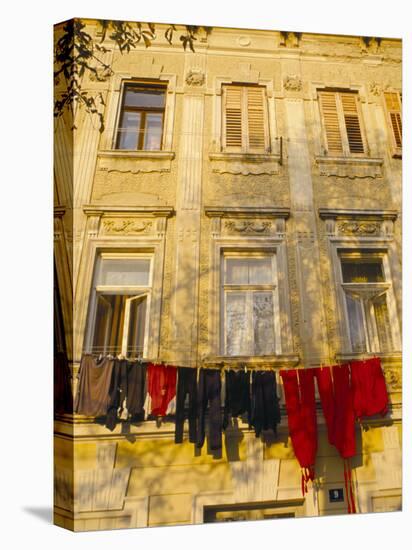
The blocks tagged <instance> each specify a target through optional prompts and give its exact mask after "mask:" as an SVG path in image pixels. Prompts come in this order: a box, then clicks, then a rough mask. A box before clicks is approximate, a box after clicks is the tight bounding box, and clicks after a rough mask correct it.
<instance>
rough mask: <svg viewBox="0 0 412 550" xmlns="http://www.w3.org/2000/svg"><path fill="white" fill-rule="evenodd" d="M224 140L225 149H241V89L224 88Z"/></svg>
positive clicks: (233, 87) (235, 87)
mask: <svg viewBox="0 0 412 550" xmlns="http://www.w3.org/2000/svg"><path fill="white" fill-rule="evenodd" d="M223 92H224V106H225V109H224V117H223V118H224V140H223V143H224V145H225V148H235V149H237V150H239V151H240V150H241V148H242V88H241V87H240V86H225V87H224V89H223Z"/></svg>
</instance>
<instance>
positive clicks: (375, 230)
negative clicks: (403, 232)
mask: <svg viewBox="0 0 412 550" xmlns="http://www.w3.org/2000/svg"><path fill="white" fill-rule="evenodd" d="M337 231H338V233H340V234H342V235H363V236H365V235H366V236H370V235H379V234H380V233H381V224H380V223H379V222H368V221H365V222H357V221H344V222H340V223H338V224H337Z"/></svg>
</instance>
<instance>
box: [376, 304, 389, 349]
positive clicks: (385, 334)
mask: <svg viewBox="0 0 412 550" xmlns="http://www.w3.org/2000/svg"><path fill="white" fill-rule="evenodd" d="M373 306H374V310H375V320H376V328H377V330H378V339H379V349H380V351H381V352H386V351H391V350H392V349H393V347H392V334H391V328H390V327H391V326H390V321H389V311H388V304H387V302H386V296H385V295H383V296H379V298H377V299H376V300H375V301H374V304H373Z"/></svg>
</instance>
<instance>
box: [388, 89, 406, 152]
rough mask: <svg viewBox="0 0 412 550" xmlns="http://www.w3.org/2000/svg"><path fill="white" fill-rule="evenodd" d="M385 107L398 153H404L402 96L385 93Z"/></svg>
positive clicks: (394, 93)
mask: <svg viewBox="0 0 412 550" xmlns="http://www.w3.org/2000/svg"><path fill="white" fill-rule="evenodd" d="M385 105H386V111H387V113H388V117H389V122H390V126H391V128H392V139H393V144H394V147H395V150H396V151H395V152H396V153H402V94H400V93H398V92H385Z"/></svg>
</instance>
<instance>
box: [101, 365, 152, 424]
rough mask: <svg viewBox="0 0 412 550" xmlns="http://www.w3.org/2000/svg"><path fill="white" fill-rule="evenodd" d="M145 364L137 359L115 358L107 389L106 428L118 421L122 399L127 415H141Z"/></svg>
mask: <svg viewBox="0 0 412 550" xmlns="http://www.w3.org/2000/svg"><path fill="white" fill-rule="evenodd" d="M145 381H146V365H145V364H141V363H140V362H139V361H135V362H130V361H127V360H126V359H115V362H114V367H113V372H112V378H111V381H110V390H109V406H108V408H107V415H106V424H105V425H106V428H108V429H109V430H111V431H112V430H114V428H115V426H116V424H117V422H118V418H117V417H118V410H119V408H122V407H123V404H124V400H125V399H126V402H125V405H126V409H127V414H128V416H129V417H131V416H136V415H143V414H144V410H143V405H144V401H145V397H146V388H145Z"/></svg>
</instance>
